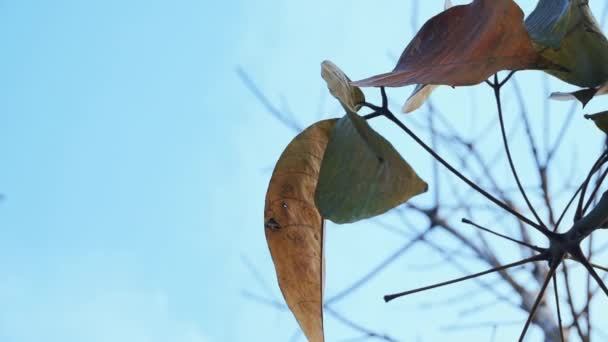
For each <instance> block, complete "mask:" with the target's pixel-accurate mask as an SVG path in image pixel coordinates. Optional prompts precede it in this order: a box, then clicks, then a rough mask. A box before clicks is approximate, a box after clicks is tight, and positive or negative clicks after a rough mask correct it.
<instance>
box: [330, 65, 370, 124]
mask: <svg viewBox="0 0 608 342" xmlns="http://www.w3.org/2000/svg"><path fill="white" fill-rule="evenodd" d="M321 77H323V79H324V80H325V82H327V87H328V88H329V91H330V92H331V94H332V95H333V96H334V97H335V98H337V99H338V100H339V101H340V103H341V104H342V106H343V107H344V109H346V111H353V112H357V111H358V110H359V109H360V108H361V103H363V102H365V95H363V92H362V91H361V89H360V88H359V87H355V86H353V85H351V84H350V82H351V81H350V78H348V76H346V74H345V73H344V72H342V70H340V68H338V67H337V66H336V65H335V64H334V63H332V62H330V61H324V62H323V63H321Z"/></svg>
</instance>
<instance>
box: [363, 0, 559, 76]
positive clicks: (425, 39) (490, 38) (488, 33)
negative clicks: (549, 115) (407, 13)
mask: <svg viewBox="0 0 608 342" xmlns="http://www.w3.org/2000/svg"><path fill="white" fill-rule="evenodd" d="M548 67H555V66H553V65H551V64H550V63H547V61H546V60H544V59H543V58H542V57H540V55H539V54H538V53H537V52H536V50H534V48H533V46H532V42H531V41H530V37H529V35H528V33H527V32H526V29H525V28H524V25H523V12H522V11H521V9H520V8H519V6H517V4H515V3H514V2H513V1H512V0H475V1H473V3H471V4H469V5H461V6H454V7H452V8H450V9H448V10H447V11H445V12H442V13H441V14H439V15H437V16H435V17H433V18H431V19H430V20H429V21H427V22H426V24H424V26H423V27H422V29H421V30H420V31H419V32H418V34H417V35H416V37H414V39H413V40H412V42H410V44H409V45H408V46H407V48H406V49H405V51H404V52H403V54H402V55H401V58H400V59H399V62H398V63H397V66H396V67H395V69H394V70H393V71H392V72H390V73H387V74H382V75H377V76H374V77H371V78H368V79H365V80H362V81H358V82H354V83H353V84H354V85H357V86H367V87H370V86H373V87H379V86H387V87H399V86H405V85H409V84H416V83H418V84H444V85H450V86H461V85H473V84H478V83H480V82H482V81H484V80H485V79H487V78H488V77H489V76H490V75H492V74H494V73H496V72H497V71H500V70H522V69H545V68H548Z"/></svg>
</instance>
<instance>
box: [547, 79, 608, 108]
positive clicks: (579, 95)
mask: <svg viewBox="0 0 608 342" xmlns="http://www.w3.org/2000/svg"><path fill="white" fill-rule="evenodd" d="M606 94H608V83H604V84H603V85H602V86H600V87H597V88H587V89H581V90H577V91H574V92H571V93H563V92H555V93H551V96H549V98H550V99H552V100H556V101H573V100H578V101H580V102H581V103H582V104H583V108H585V106H586V105H587V103H589V101H591V100H592V99H593V98H594V97H597V96H602V95H606Z"/></svg>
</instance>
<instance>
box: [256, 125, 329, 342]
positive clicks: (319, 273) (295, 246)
mask: <svg viewBox="0 0 608 342" xmlns="http://www.w3.org/2000/svg"><path fill="white" fill-rule="evenodd" d="M336 121H337V120H325V121H320V122H317V123H316V124H314V125H312V126H310V127H309V128H307V129H306V130H304V131H303V132H302V133H300V134H299V135H298V136H297V137H295V138H294V139H293V140H292V141H291V143H290V144H289V145H288V146H287V148H286V149H285V151H283V154H282V155H281V157H280V158H279V161H278V162H277V165H276V166H275V169H274V172H273V173H272V178H271V179H270V184H269V185H268V192H267V193H266V207H265V209H264V227H265V232H266V241H267V242H268V247H269V249H270V253H271V255H272V260H273V262H274V266H275V270H276V273H277V278H278V281H279V287H280V288H281V292H283V297H285V301H286V302H287V305H288V306H289V309H290V310H291V312H293V314H294V316H295V317H296V319H297V320H298V323H299V324H300V327H301V328H302V330H303V331H304V334H305V335H306V337H307V338H308V340H309V341H314V342H319V341H323V282H324V276H323V273H324V257H323V236H324V232H323V218H322V217H321V214H319V211H318V210H317V208H316V207H315V198H314V197H315V189H316V187H317V181H318V177H319V170H320V169H321V161H322V160H323V155H324V153H325V148H326V147H327V143H328V141H329V136H330V134H331V131H332V129H333V127H334V125H335V124H336Z"/></svg>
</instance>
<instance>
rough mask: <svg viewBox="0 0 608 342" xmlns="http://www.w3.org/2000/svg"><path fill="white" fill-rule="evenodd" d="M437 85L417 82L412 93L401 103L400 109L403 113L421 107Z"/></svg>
mask: <svg viewBox="0 0 608 342" xmlns="http://www.w3.org/2000/svg"><path fill="white" fill-rule="evenodd" d="M437 87H439V86H438V85H432V84H418V85H416V88H415V89H414V91H413V92H412V95H410V97H408V99H407V101H405V104H404V105H403V108H402V111H403V112H404V113H411V112H413V111H415V110H416V109H418V108H420V107H422V105H423V104H424V103H425V102H426V100H428V99H429V96H431V93H432V92H433V90H435V89H437Z"/></svg>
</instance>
